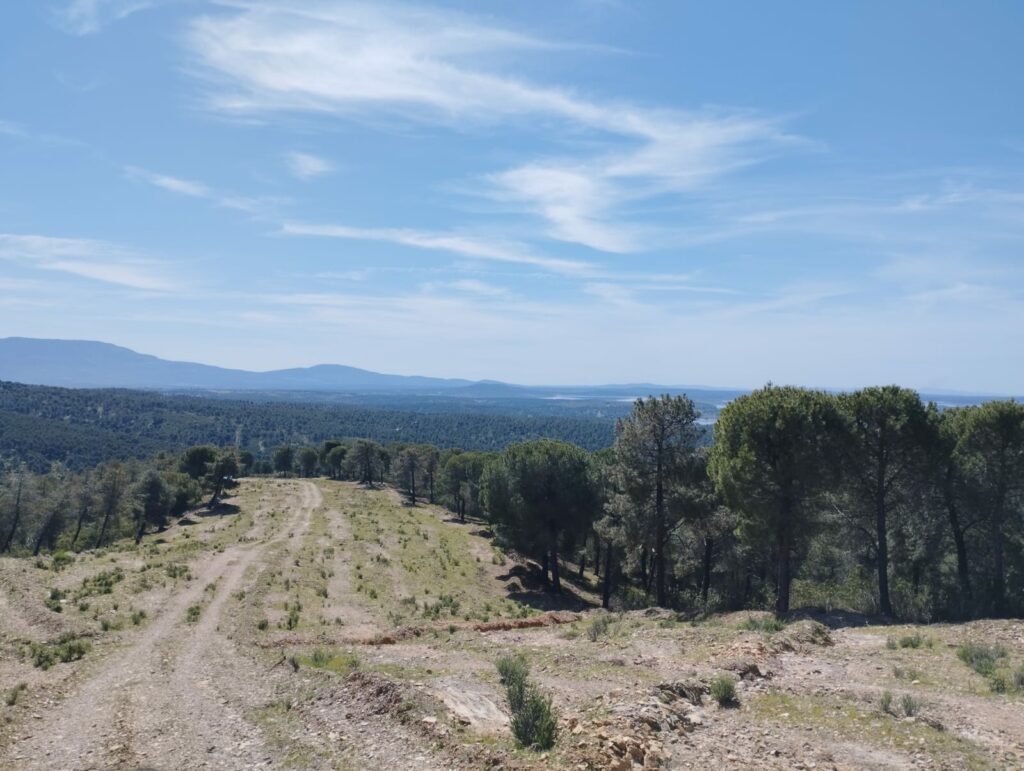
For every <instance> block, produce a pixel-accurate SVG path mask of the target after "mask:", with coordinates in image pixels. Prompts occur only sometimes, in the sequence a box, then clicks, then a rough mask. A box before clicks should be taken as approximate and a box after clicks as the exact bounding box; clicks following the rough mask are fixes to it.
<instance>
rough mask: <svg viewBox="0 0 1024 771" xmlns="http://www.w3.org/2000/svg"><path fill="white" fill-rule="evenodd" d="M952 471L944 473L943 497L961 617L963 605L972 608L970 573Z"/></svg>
mask: <svg viewBox="0 0 1024 771" xmlns="http://www.w3.org/2000/svg"><path fill="white" fill-rule="evenodd" d="M952 474H953V472H952V469H951V468H950V469H948V470H947V471H946V486H945V491H944V497H945V499H946V513H947V514H948V515H949V527H950V529H951V530H952V531H953V543H954V544H955V546H956V574H957V578H958V579H959V582H960V593H961V595H962V598H961V603H960V604H961V616H963V615H964V613H963V605H964V603H967V604H968V605H969V606H973V604H974V603H973V601H972V600H973V597H972V592H971V572H970V569H969V568H970V566H969V564H968V562H967V539H966V538H965V537H964V529H963V526H962V525H961V524H960V511H959V509H957V505H956V498H955V496H954V495H953V480H952Z"/></svg>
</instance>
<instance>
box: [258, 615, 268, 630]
mask: <svg viewBox="0 0 1024 771" xmlns="http://www.w3.org/2000/svg"><path fill="white" fill-rule="evenodd" d="M268 626H270V622H269V621H267V619H265V618H261V619H260V620H259V621H258V622H257V623H256V628H257V629H259V630H260V631H261V632H263V631H265V630H266V628H267V627H268Z"/></svg>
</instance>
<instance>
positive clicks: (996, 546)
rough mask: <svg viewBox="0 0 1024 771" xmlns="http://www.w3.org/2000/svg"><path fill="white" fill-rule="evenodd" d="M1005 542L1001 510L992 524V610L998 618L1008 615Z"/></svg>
mask: <svg viewBox="0 0 1024 771" xmlns="http://www.w3.org/2000/svg"><path fill="white" fill-rule="evenodd" d="M1001 508H1002V507H1001V506H1000V509H1001ZM1004 540H1005V538H1004V535H1003V516H1002V511H1001V510H1000V511H999V512H998V513H997V515H996V517H995V520H994V521H993V523H992V610H993V612H994V614H995V616H996V617H997V618H1002V617H1003V616H1005V615H1006V577H1005V575H1006V574H1005V566H1004V557H1003V549H1004V545H1003V544H1004Z"/></svg>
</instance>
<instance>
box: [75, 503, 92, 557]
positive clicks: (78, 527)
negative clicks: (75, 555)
mask: <svg viewBox="0 0 1024 771" xmlns="http://www.w3.org/2000/svg"><path fill="white" fill-rule="evenodd" d="M87 516H89V507H88V506H83V507H82V508H81V509H79V510H78V522H77V523H76V524H75V536H74V538H72V539H71V548H72V549H74V548H75V544H76V543H78V536H79V535H80V534H81V533H82V524H83V523H84V522H85V518H86V517H87Z"/></svg>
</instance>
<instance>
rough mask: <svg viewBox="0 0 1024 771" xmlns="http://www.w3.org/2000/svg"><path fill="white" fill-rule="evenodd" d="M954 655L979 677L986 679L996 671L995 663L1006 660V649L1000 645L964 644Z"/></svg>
mask: <svg viewBox="0 0 1024 771" xmlns="http://www.w3.org/2000/svg"><path fill="white" fill-rule="evenodd" d="M956 655H957V657H958V658H959V659H960V660H961V661H962V662H964V663H965V664H966V665H967V666H969V667H970V668H971V669H973V670H974V671H975V672H977V673H978V674H979V675H984V676H985V677H988V676H989V675H991V674H992V673H993V672H995V671H996V661H997V660H999V659H1002V658H1006V648H1004V647H1003V646H1001V645H981V644H979V643H973V642H966V643H963V644H962V645H961V646H960V647H959V648H957V649H956Z"/></svg>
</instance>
